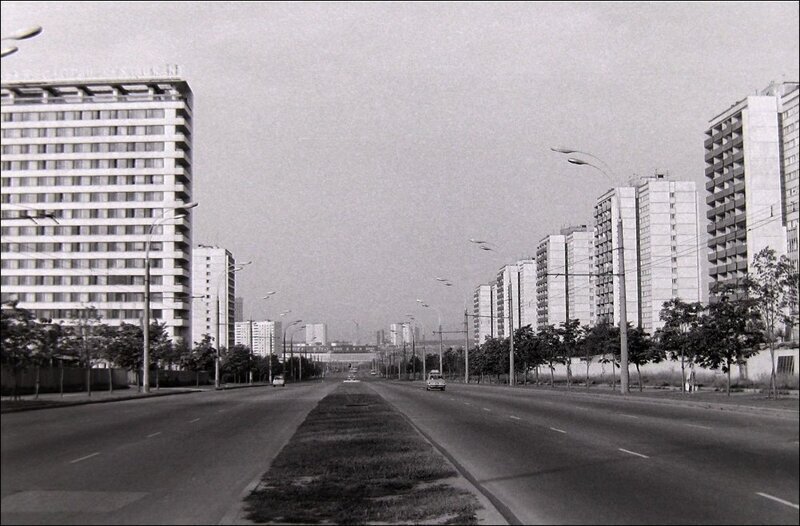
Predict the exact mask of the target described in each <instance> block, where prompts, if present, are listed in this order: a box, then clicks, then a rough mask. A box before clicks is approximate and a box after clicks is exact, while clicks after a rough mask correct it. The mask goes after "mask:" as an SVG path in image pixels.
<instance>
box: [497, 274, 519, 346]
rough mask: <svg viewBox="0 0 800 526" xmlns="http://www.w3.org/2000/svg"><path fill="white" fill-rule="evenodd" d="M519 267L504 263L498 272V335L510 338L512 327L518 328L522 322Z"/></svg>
mask: <svg viewBox="0 0 800 526" xmlns="http://www.w3.org/2000/svg"><path fill="white" fill-rule="evenodd" d="M518 273H519V268H518V267H517V265H515V264H514V265H504V266H503V267H501V268H500V270H499V271H498V272H497V280H496V289H495V290H496V295H495V311H496V314H497V333H496V334H497V337H498V338H508V337H509V336H510V335H511V327H512V326H513V329H514V330H516V329H518V328H519V322H520V314H521V310H520V302H519V284H520V281H519V276H518Z"/></svg>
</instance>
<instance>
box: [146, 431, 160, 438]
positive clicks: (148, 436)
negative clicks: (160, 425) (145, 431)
mask: <svg viewBox="0 0 800 526" xmlns="http://www.w3.org/2000/svg"><path fill="white" fill-rule="evenodd" d="M160 434H161V431H158V432H157V433H151V434H149V435H147V438H153V437H154V436H156V435H160Z"/></svg>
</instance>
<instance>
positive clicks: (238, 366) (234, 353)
mask: <svg viewBox="0 0 800 526" xmlns="http://www.w3.org/2000/svg"><path fill="white" fill-rule="evenodd" d="M252 361H253V360H252V353H251V352H250V347H247V346H246V345H241V344H237V345H234V346H233V347H231V349H230V351H228V352H227V353H225V360H224V361H223V363H222V369H223V371H224V372H226V373H229V374H232V375H233V377H234V381H235V382H237V383H238V382H239V379H240V378H241V377H244V376H245V375H246V374H247V372H248V371H250V368H251V367H252V365H253V363H252Z"/></svg>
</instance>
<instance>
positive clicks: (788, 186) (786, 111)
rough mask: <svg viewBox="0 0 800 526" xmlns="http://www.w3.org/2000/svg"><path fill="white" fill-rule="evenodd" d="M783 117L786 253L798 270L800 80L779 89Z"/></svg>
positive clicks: (781, 122) (782, 166)
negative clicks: (799, 112) (799, 105)
mask: <svg viewBox="0 0 800 526" xmlns="http://www.w3.org/2000/svg"><path fill="white" fill-rule="evenodd" d="M779 93H781V95H780V101H779V102H780V104H779V110H780V113H779V119H778V123H779V125H780V133H781V169H782V172H781V181H782V183H783V223H784V225H785V226H786V255H787V256H788V257H789V259H790V260H792V262H793V263H794V268H795V270H798V269H799V268H800V267H798V259H800V257H799V256H798V247H800V228H799V227H798V223H800V221H798V219H799V218H800V179H798V142H799V141H800V124H799V123H798V122H799V120H798V117H800V115H798V95H800V89H798V83H797V82H791V83H784V85H783V88H782V89H781V90H780V91H779Z"/></svg>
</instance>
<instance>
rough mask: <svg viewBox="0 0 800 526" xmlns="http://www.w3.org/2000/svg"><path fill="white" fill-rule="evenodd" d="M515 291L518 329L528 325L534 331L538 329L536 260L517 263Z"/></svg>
mask: <svg viewBox="0 0 800 526" xmlns="http://www.w3.org/2000/svg"><path fill="white" fill-rule="evenodd" d="M517 285H518V286H517V289H518V290H519V301H518V302H517V303H518V305H519V307H518V309H519V316H518V317H519V327H525V326H526V325H530V326H531V329H533V330H534V331H536V328H537V327H538V309H537V300H536V259H535V258H528V259H521V260H519V261H517Z"/></svg>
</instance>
